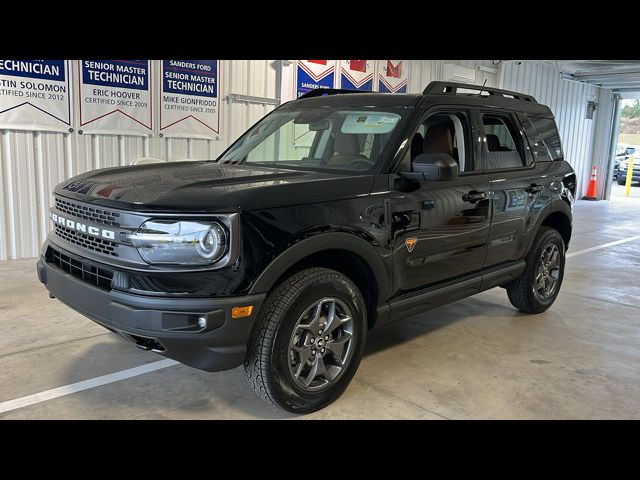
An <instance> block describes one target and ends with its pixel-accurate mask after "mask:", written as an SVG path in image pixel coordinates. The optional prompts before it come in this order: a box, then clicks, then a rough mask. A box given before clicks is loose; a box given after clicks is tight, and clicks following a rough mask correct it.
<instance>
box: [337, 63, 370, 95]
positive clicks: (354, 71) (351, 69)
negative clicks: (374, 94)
mask: <svg viewBox="0 0 640 480" xmlns="http://www.w3.org/2000/svg"><path fill="white" fill-rule="evenodd" d="M374 73H375V61H374V60H340V88H344V89H346V90H361V91H363V92H371V91H373V77H374Z"/></svg>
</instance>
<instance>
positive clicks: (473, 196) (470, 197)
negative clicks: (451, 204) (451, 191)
mask: <svg viewBox="0 0 640 480" xmlns="http://www.w3.org/2000/svg"><path fill="white" fill-rule="evenodd" d="M485 198H487V194H486V193H484V192H478V191H476V190H471V191H470V192H469V193H465V194H464V195H462V201H464V202H469V203H477V202H479V201H480V200H484V199H485Z"/></svg>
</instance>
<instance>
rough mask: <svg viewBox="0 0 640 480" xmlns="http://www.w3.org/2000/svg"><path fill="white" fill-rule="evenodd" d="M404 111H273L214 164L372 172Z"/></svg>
mask: <svg viewBox="0 0 640 480" xmlns="http://www.w3.org/2000/svg"><path fill="white" fill-rule="evenodd" d="M409 112H410V109H408V108H370V107H359V108H348V107H346V108H345V107H319V108H318V107H316V108H300V109H296V110H293V109H286V110H280V111H275V112H273V113H272V114H271V115H268V116H267V117H265V118H263V119H262V120H261V121H260V122H259V123H258V124H257V125H255V126H254V127H253V128H251V129H250V130H249V131H248V132H247V133H245V134H244V135H243V136H242V137H241V138H240V139H239V140H238V141H237V142H236V143H235V144H234V145H233V146H232V147H231V148H230V149H229V150H228V151H227V152H226V153H225V154H224V155H223V156H222V157H221V158H220V159H219V162H220V163H232V164H255V165H262V166H278V167H287V168H302V169H310V170H341V171H349V172H357V173H364V172H369V171H373V170H374V169H376V168H378V166H379V163H382V161H383V158H386V155H387V153H386V147H388V146H390V145H391V143H390V140H391V138H393V135H394V133H397V132H398V131H401V129H402V126H399V125H400V124H401V123H403V120H404V119H405V118H406V117H408V115H409ZM391 146H392V145H391Z"/></svg>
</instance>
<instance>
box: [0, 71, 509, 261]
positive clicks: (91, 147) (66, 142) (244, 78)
mask: <svg viewBox="0 0 640 480" xmlns="http://www.w3.org/2000/svg"><path fill="white" fill-rule="evenodd" d="M154 62H155V64H154V71H156V72H159V71H160V61H159V60H156V61H154ZM447 62H453V63H457V64H459V65H463V66H466V67H471V68H474V69H475V68H476V67H477V66H478V65H483V66H486V67H494V65H493V62H492V61H491V60H482V61H475V60H468V61H464V60H450V61H448V60H435V61H431V60H421V61H416V60H413V61H410V64H411V73H410V79H409V91H410V92H421V91H422V90H423V89H424V87H425V86H426V85H427V84H428V83H429V82H430V81H431V80H442V70H443V65H444V64H445V63H447ZM294 67H295V66H294V64H293V63H291V64H289V65H288V66H285V67H284V68H283V72H282V82H281V89H280V92H277V91H276V90H277V62H276V61H274V60H222V61H221V64H220V75H221V92H220V100H221V118H220V126H221V134H220V138H219V139H218V140H201V139H175V138H160V137H158V136H154V137H135V136H116V135H80V134H78V133H77V132H74V133H49V132H26V131H17V130H0V202H1V203H0V260H5V259H15V258H25V257H34V256H37V255H38V251H39V248H40V245H41V244H42V242H43V241H44V238H45V236H46V233H47V231H48V229H49V228H50V225H49V221H48V219H47V212H48V208H49V205H50V203H51V191H52V189H53V187H54V186H55V185H56V184H57V183H59V182H61V181H63V180H65V179H67V178H69V177H71V176H73V175H77V174H80V173H83V172H85V171H88V170H93V169H96V168H105V167H113V166H119V165H129V164H130V162H131V160H133V159H134V158H137V157H158V158H162V159H165V160H169V161H175V160H185V159H204V158H215V157H217V156H218V155H219V154H220V153H221V152H222V151H223V150H224V149H225V148H226V147H227V146H228V145H229V143H230V142H231V141H233V140H235V139H236V138H237V137H238V136H239V135H240V134H242V133H243V132H244V131H245V130H246V129H247V128H248V127H249V126H251V125H253V124H254V123H255V122H256V121H258V120H259V119H260V118H261V117H262V116H264V115H265V114H266V113H268V112H269V111H270V110H272V109H273V108H274V107H273V106H272V105H266V104H260V103H235V102H230V101H229V97H228V95H229V94H231V93H235V94H242V95H250V96H255V97H266V98H277V97H278V96H279V95H278V94H280V95H281V98H282V100H283V101H287V100H291V99H292V98H293V90H294V89H293V82H294V78H295V77H294V74H295V68H294ZM72 68H73V71H72V77H71V78H72V79H73V80H74V81H75V79H77V78H78V75H77V72H76V69H77V68H78V67H77V63H76V62H72ZM475 77H476V78H475V83H478V84H481V83H483V82H484V80H485V79H487V85H489V86H495V85H497V82H498V77H497V74H492V73H486V72H482V71H480V70H477V69H476V70H475ZM152 81H153V82H154V91H155V92H156V93H157V95H159V88H158V85H157V82H158V78H157V76H156V77H155V78H153V79H152ZM74 88H77V86H75V87H74ZM156 117H157V112H156ZM76 118H77V112H76ZM157 121H158V118H156V119H155V122H156V124H157Z"/></svg>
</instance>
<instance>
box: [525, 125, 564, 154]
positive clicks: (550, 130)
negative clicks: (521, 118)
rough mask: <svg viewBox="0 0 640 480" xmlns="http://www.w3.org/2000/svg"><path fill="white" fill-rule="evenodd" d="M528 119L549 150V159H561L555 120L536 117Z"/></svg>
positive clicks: (560, 146)
mask: <svg viewBox="0 0 640 480" xmlns="http://www.w3.org/2000/svg"><path fill="white" fill-rule="evenodd" d="M530 120H531V122H532V123H533V126H534V127H535V129H536V130H537V131H538V133H539V134H540V136H541V137H542V141H543V142H544V144H545V145H546V147H547V149H548V150H549V154H550V156H551V160H561V159H562V158H563V155H562V145H561V144H560V135H559V134H558V127H556V122H555V120H554V119H553V118H538V117H530Z"/></svg>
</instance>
